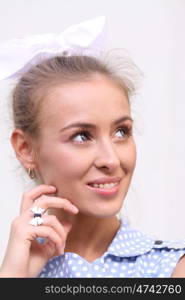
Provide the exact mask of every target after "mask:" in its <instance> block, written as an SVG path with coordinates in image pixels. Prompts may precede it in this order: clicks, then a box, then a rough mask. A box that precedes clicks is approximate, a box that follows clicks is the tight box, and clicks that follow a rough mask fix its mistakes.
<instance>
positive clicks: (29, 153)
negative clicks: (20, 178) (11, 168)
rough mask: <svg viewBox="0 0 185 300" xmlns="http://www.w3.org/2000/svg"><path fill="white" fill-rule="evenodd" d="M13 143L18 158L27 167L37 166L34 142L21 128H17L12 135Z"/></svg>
mask: <svg viewBox="0 0 185 300" xmlns="http://www.w3.org/2000/svg"><path fill="white" fill-rule="evenodd" d="M10 141H11V144H12V146H13V148H14V151H15V153H16V157H17V159H18V160H19V161H20V163H21V164H22V165H23V166H24V167H25V168H26V169H28V168H31V169H33V168H35V166H36V161H35V155H34V148H33V142H32V140H31V138H30V137H28V135H26V134H25V133H24V132H23V131H22V130H21V129H15V130H14V131H13V133H12V135H11V139H10Z"/></svg>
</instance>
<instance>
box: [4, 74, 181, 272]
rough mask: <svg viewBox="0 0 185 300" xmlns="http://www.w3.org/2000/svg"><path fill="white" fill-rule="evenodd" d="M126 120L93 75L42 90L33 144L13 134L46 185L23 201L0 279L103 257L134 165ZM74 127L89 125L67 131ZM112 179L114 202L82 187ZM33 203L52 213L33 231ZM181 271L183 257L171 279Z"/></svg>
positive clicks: (123, 107)
mask: <svg viewBox="0 0 185 300" xmlns="http://www.w3.org/2000/svg"><path fill="white" fill-rule="evenodd" d="M125 116H126V117H131V115H130V104H129V101H128V98H127V95H126V93H125V92H124V91H123V90H122V89H121V88H120V87H119V86H118V85H116V84H115V83H114V82H112V81H110V80H109V79H107V78H106V77H104V76H103V75H97V74H95V75H94V76H93V77H92V78H91V79H89V80H87V81H85V82H75V83H69V84H65V85H58V86H56V87H52V88H51V89H49V90H47V92H46V93H45V96H44V101H43V103H42V106H41V111H40V113H39V125H40V128H41V129H40V134H39V136H38V137H37V138H31V137H30V136H29V135H27V134H25V133H24V132H22V131H21V130H20V129H15V130H14V132H13V133H12V137H11V142H12V145H13V147H14V150H15V152H16V155H17V158H18V159H19V161H20V162H21V164H22V165H23V166H24V167H25V168H26V169H28V168H34V169H35V171H36V174H37V177H39V178H40V179H41V181H42V182H43V185H39V186H37V187H36V188H34V189H32V190H31V191H29V192H26V193H25V194H24V196H23V199H22V205H21V212H20V216H18V217H17V218H16V219H15V220H14V221H13V222H12V226H11V234H10V239H9V243H8V247H7V251H6V255H5V258H4V261H3V265H2V268H1V271H0V276H1V277H36V276H38V274H39V273H40V271H41V270H42V268H43V267H44V265H45V264H46V263H47V261H48V259H49V258H51V257H54V256H56V255H60V254H63V253H64V252H73V253H77V254H78V255H81V256H82V257H83V258H84V259H86V260H87V261H88V262H89V263H90V262H93V261H94V260H95V259H97V258H98V257H100V256H101V255H103V253H104V252H105V251H106V249H107V247H108V246H109V245H110V243H111V241H112V239H113V238H114V236H115V234H116V233H117V230H118V229H119V226H120V222H119V220H118V218H117V217H116V214H117V213H118V212H119V211H120V209H121V207H122V205H123V201H124V198H125V196H126V194H127V191H128V189H129V186H130V182H131V178H132V175H133V172H134V169H135V164H136V146H135V142H134V138H133V135H132V134H131V131H132V121H131V120H130V119H129V118H128V119H125V120H124V121H123V120H122V121H120V122H119V123H116V124H115V122H116V121H118V120H119V119H120V118H123V117H125ZM76 122H83V123H90V124H93V127H88V128H83V130H82V128H80V127H79V126H78V127H77V126H76V127H71V128H68V129H64V128H66V127H68V126H69V125H71V124H74V123H76ZM79 131H80V132H79ZM84 131H85V132H84ZM117 176H119V177H121V181H120V184H119V191H118V193H117V194H116V195H114V196H111V197H104V196H101V195H98V194H96V193H95V192H94V191H92V190H90V189H89V188H88V186H87V184H88V183H89V182H90V181H93V180H95V179H97V178H101V177H117ZM50 186H53V187H54V189H53V188H52V187H50ZM35 205H36V206H39V207H42V208H45V209H49V213H50V215H49V216H46V215H44V216H43V218H44V224H42V225H41V226H37V227H34V226H32V225H30V224H29V221H30V220H31V218H32V213H31V212H30V208H31V207H33V206H35ZM75 208H76V210H75ZM39 236H41V237H45V238H46V243H45V244H43V245H40V244H38V243H37V242H36V241H35V238H36V237H39ZM84 245H85V247H84ZM181 262H182V267H181ZM179 268H180V269H179ZM184 269H185V268H184V262H183V259H181V261H180V262H179V264H178V265H177V268H176V270H177V272H175V273H174V276H176V277H178V274H181V276H182V274H185V272H184ZM181 271H182V272H181ZM179 272H180V273H179Z"/></svg>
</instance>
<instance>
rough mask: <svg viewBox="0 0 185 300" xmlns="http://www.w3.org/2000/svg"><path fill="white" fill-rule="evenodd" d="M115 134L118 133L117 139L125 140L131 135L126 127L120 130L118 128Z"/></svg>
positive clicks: (129, 129)
mask: <svg viewBox="0 0 185 300" xmlns="http://www.w3.org/2000/svg"><path fill="white" fill-rule="evenodd" d="M116 132H120V133H121V134H120V136H118V138H125V136H126V137H129V136H130V135H131V128H128V127H121V128H118V129H117V131H116Z"/></svg>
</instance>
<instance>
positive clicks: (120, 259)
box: [39, 219, 185, 278]
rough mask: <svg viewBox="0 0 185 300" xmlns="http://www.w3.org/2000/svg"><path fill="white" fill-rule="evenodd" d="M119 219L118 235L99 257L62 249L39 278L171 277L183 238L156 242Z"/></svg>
mask: <svg viewBox="0 0 185 300" xmlns="http://www.w3.org/2000/svg"><path fill="white" fill-rule="evenodd" d="M120 221H121V226H120V228H119V230H118V231H117V234H116V235H115V237H114V239H113V240H112V242H111V244H110V245H109V247H108V249H107V251H106V252H105V253H104V254H103V255H102V256H101V257H99V258H97V259H96V260H95V261H93V262H91V263H89V262H88V261H86V260H85V259H84V258H82V257H81V256H79V255H78V254H76V253H71V252H65V253H64V254H63V255H60V256H57V257H54V258H52V259H50V260H49V261H48V263H47V264H46V266H45V267H44V268H43V270H42V271H41V273H40V274H39V277H51V278H54V277H57V278H77V277H81V278H86V277H89V278H90V277H91V278H95V277H96V278H97V277H101V278H106V277H117V278H118V277H127V278H131V277H133V278H137V277H138V278H144V277H171V275H172V272H173V270H174V268H175V266H176V264H177V262H178V261H179V259H180V258H181V257H182V256H183V255H184V254H185V240H167V241H160V240H157V241H156V240H154V239H153V238H151V237H149V236H148V235H145V234H143V233H141V232H140V231H138V230H135V229H133V228H131V227H130V225H129V224H128V223H125V221H123V219H122V220H120Z"/></svg>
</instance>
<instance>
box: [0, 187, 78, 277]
mask: <svg viewBox="0 0 185 300" xmlns="http://www.w3.org/2000/svg"><path fill="white" fill-rule="evenodd" d="M55 192H56V188H55V187H52V186H49V185H39V186H37V187H36V188H34V189H32V190H31V191H29V192H26V193H25V194H24V195H23V198H22V203H21V211H20V216H18V217H17V218H16V219H14V220H13V222H12V225H11V231H10V237H9V242H8V246H7V250H6V254H5V257H4V260H3V264H2V267H1V269H0V277H36V276H38V275H39V273H40V272H41V270H42V268H43V267H44V265H45V264H46V263H47V261H48V260H49V259H50V258H52V257H54V256H57V255H61V254H63V253H64V248H65V243H66V239H67V235H68V233H69V231H70V229H71V226H72V224H70V223H69V222H65V223H64V222H62V223H61V222H59V221H58V219H57V218H56V217H55V216H54V215H46V214H43V215H42V219H43V220H44V222H43V224H42V225H40V226H33V225H31V224H29V221H30V220H31V219H32V218H33V213H32V212H31V208H32V207H35V206H37V207H41V208H44V209H45V210H47V209H49V208H59V209H62V210H65V211H66V212H67V213H70V214H77V213H78V208H77V207H76V206H74V205H73V204H72V203H71V202H70V201H69V200H67V199H64V198H59V197H54V196H52V195H46V194H54V193H55ZM38 237H42V238H45V239H46V240H45V242H44V243H43V244H40V243H38V241H37V240H36V238H38Z"/></svg>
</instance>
